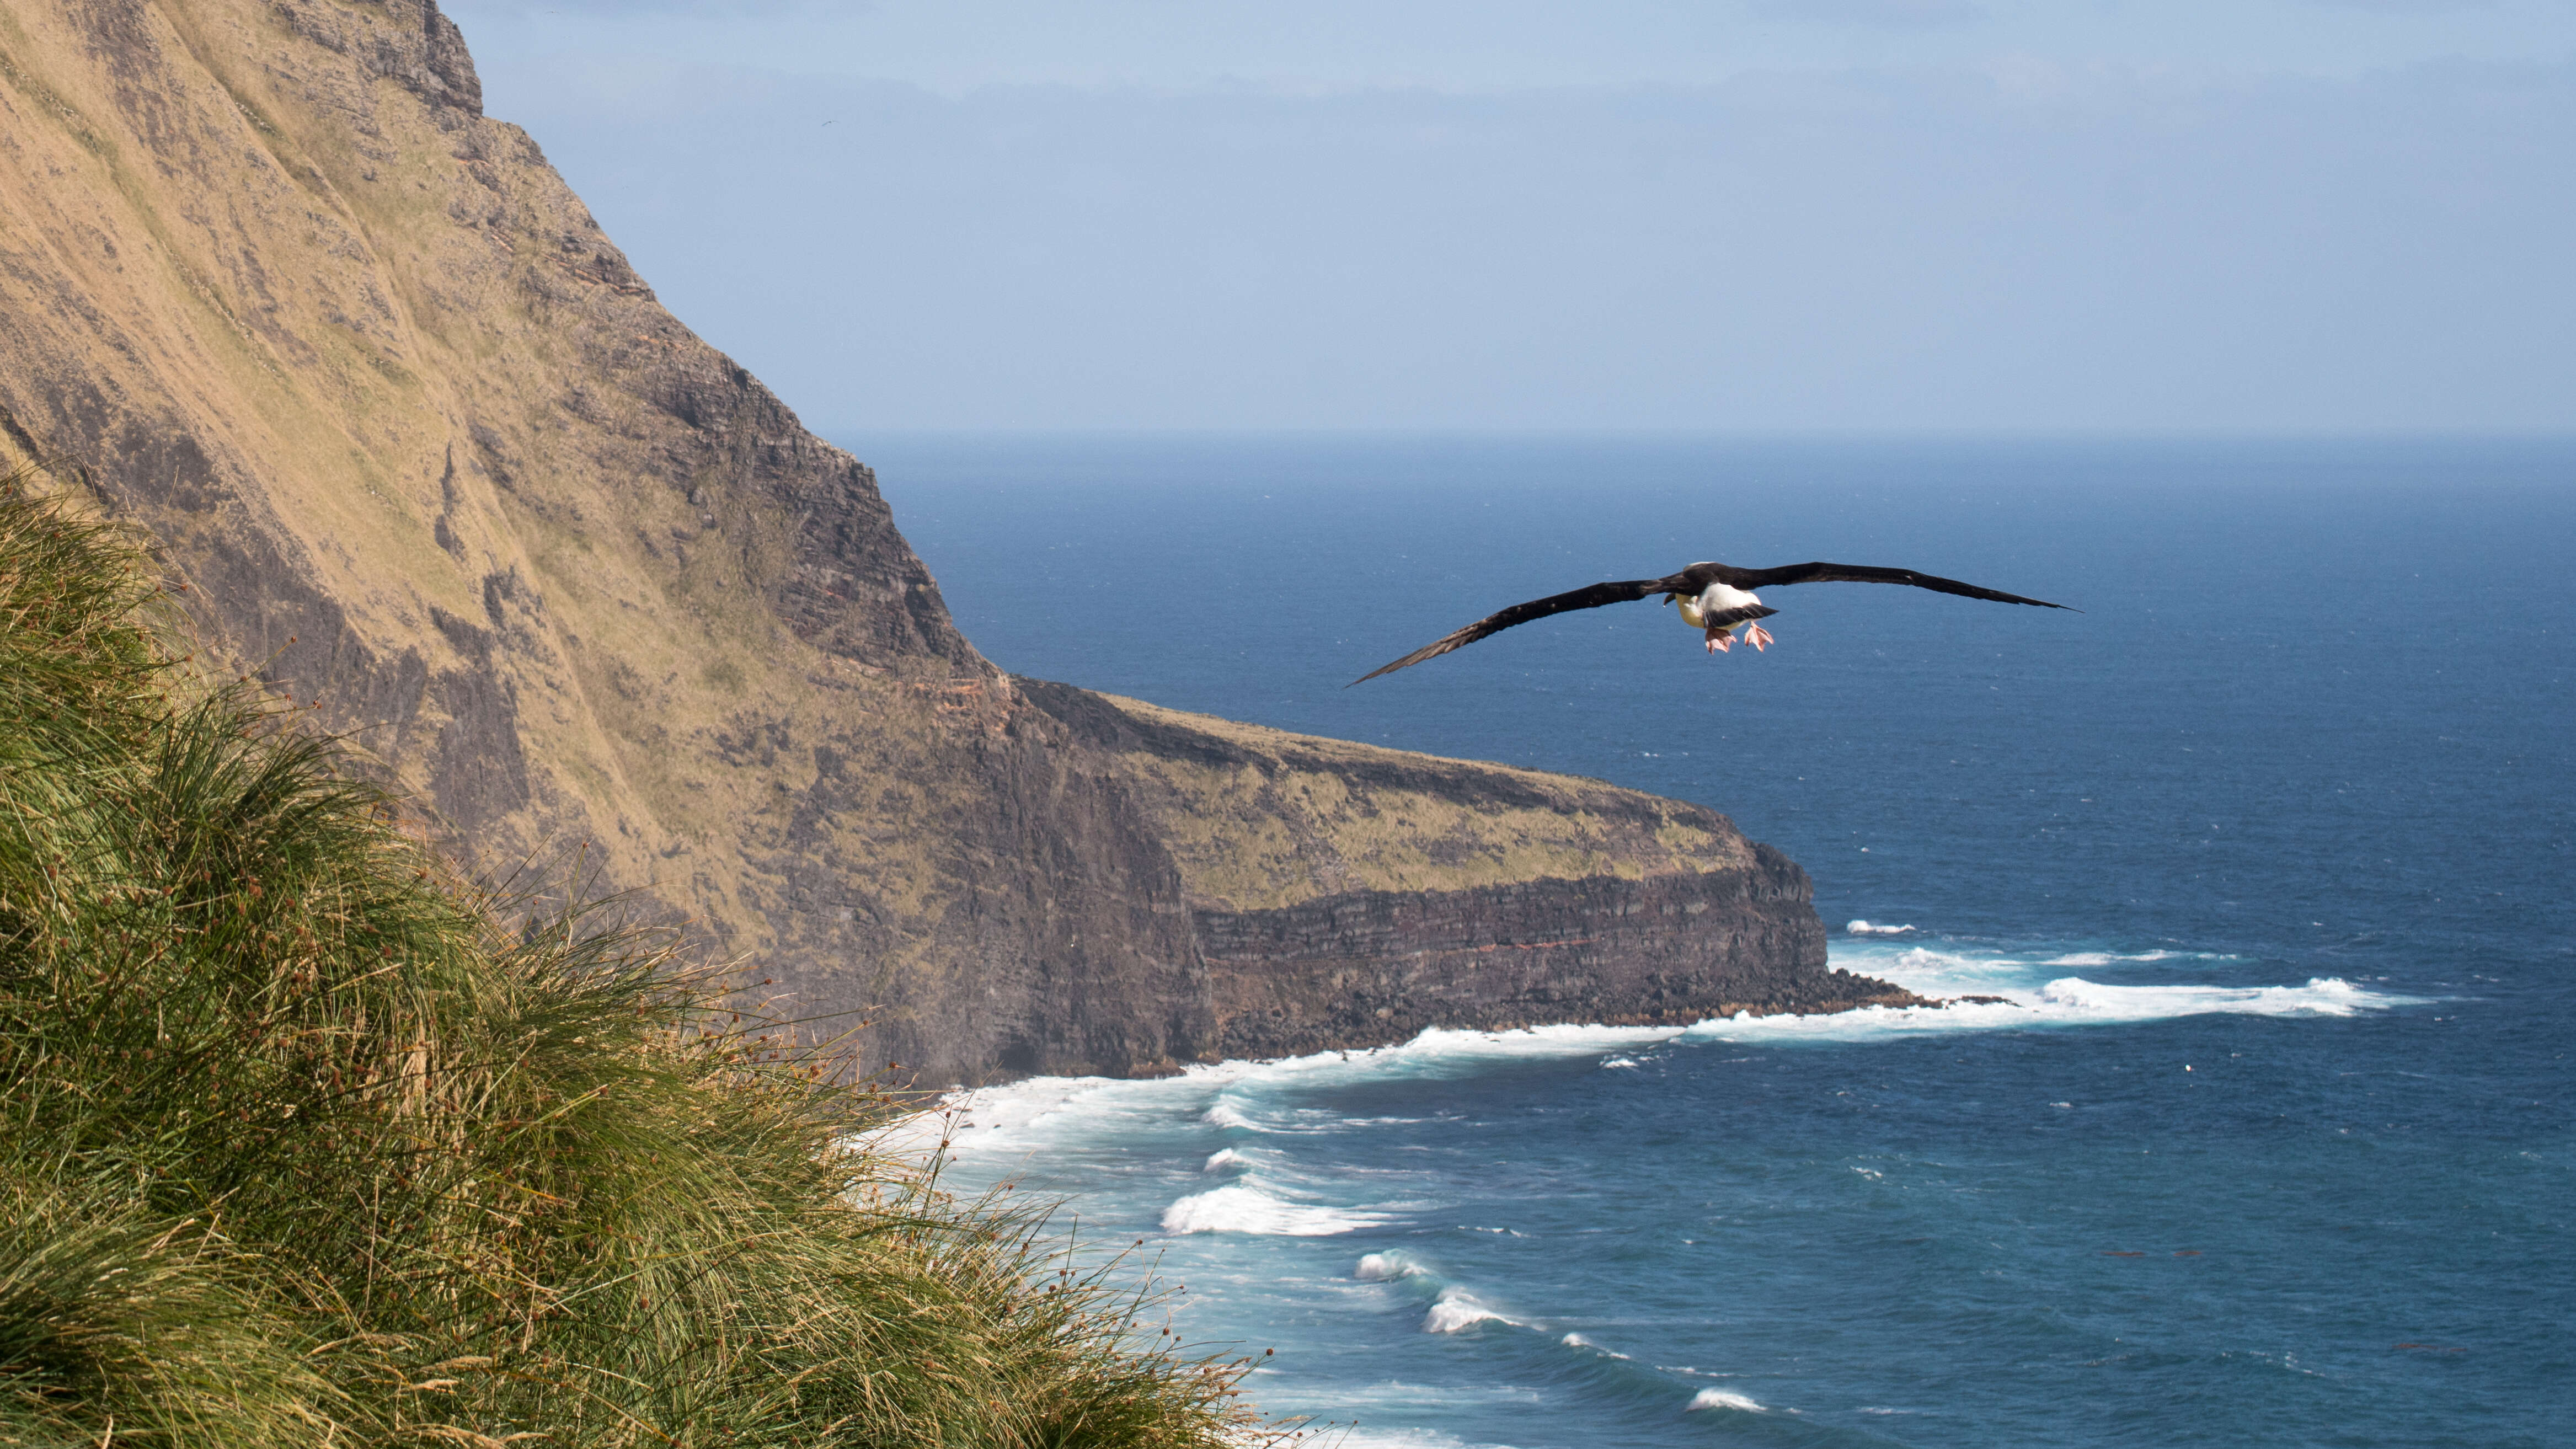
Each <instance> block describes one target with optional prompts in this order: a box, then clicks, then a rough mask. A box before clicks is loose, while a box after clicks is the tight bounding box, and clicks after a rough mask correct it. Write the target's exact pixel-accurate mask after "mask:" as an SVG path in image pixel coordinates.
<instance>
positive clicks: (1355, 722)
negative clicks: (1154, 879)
mask: <svg viewBox="0 0 2576 1449" xmlns="http://www.w3.org/2000/svg"><path fill="white" fill-rule="evenodd" d="M840 441H842V442H844V443H845V444H846V445H847V446H849V447H850V448H851V449H852V450H853V451H855V452H857V453H858V454H859V455H860V456H861V457H863V458H866V459H868V460H869V461H870V462H871V463H872V464H874V465H875V466H876V467H877V468H878V470H879V475H880V480H881V482H882V485H883V487H884V490H885V493H886V496H887V497H888V499H889V500H890V501H891V503H892V505H893V507H894V510H895V515H896V519H897V521H898V522H899V523H900V524H901V526H902V527H903V529H904V531H905V533H906V535H907V536H908V537H910V539H911V540H912V542H913V544H914V545H915V547H916V548H918V549H919V551H920V552H921V554H922V556H923V558H924V559H925V560H926V561H927V562H928V563H929V565H930V567H931V569H932V571H933V572H934V573H935V574H936V576H937V577H938V579H939V581H940V583H941V586H942V588H943V590H944V591H945V593H946V595H947V599H948V602H949V605H950V607H951V608H952V609H953V610H954V611H955V614H956V617H957V620H958V622H959V624H960V625H961V626H962V627H963V628H964V630H965V631H966V633H967V634H968V636H969V637H971V638H973V639H974V640H975V641H976V643H977V644H978V645H979V646H980V647H981V648H982V649H983V650H984V651H985V652H986V653H987V654H988V655H989V656H991V657H992V658H993V659H994V660H995V661H996V662H997V663H999V664H1001V665H1003V666H1004V667H1006V668H1009V669H1011V670H1014V671H1016V672H1019V673H1022V674H1028V675H1035V676H1038V677H1042V678H1051V679H1062V680H1067V681H1070V682H1074V683H1079V684H1083V685H1086V686H1089V687H1092V688H1096V689H1102V690H1107V691H1110V692H1114V693H1120V694H1127V695H1133V696H1137V697H1140V698H1144V699H1148V700H1152V701H1154V702H1156V703H1160V704H1165V705H1170V706H1173V707H1176V708H1181V709H1191V710H1204V711H1208V712H1211V713H1216V714H1222V715H1226V716H1229V717H1232V718H1236V719H1244V720H1251V721H1255V722H1258V723H1262V724H1268V725H1275V726H1279V727H1282V728H1286V729H1293V730H1303V731H1310V732H1314V733H1319V734H1328V735H1337V736H1343V737H1347V738H1354V739H1361V740H1367V741H1372V742H1377V743H1383V744H1387V745H1393V746H1399V747H1402V748H1406V749H1415V750H1427V751H1431V752H1433V753H1437V754H1444V755H1455V756H1463V757H1468V758H1474V759H1486V760H1498V761H1505V762H1509V763H1512V764H1517V765H1526V766H1534V767H1539V768H1544V769H1551V770H1561V771H1567V772H1571V773H1574V774H1581V775H1590V776H1596V777H1599V778H1601V779H1605V780H1610V781H1613V782H1616V783H1618V784H1621V785H1629V786H1634V787H1637V788H1639V789H1644V790H1651V791H1656V792H1659V793H1662V794H1667V795H1673V796H1678V797H1681V798H1684V799H1688V800H1694V801H1699V802H1701V803H1704V804H1707V805H1709V806H1712V807H1714V808H1716V809H1718V810H1720V811H1723V812H1725V813H1726V814H1728V815H1729V816H1731V817H1732V818H1733V819H1734V820H1735V821H1736V823H1737V824H1738V825H1740V826H1741V827H1742V828H1743V829H1744V830H1745V831H1746V832H1747V833H1748V834H1750V835H1751V836H1753V837H1754V838H1755V839H1758V840H1765V841H1769V842H1771V843H1772V844H1775V845H1778V846H1780V847H1781V848H1783V849H1784V850H1786V851H1787V852H1788V853H1789V854H1790V855H1791V856H1793V857H1795V858H1796V859H1797V860H1798V861H1799V862H1800V863H1802V864H1803V865H1805V866H1806V868H1807V869H1808V870H1809V871H1810V872H1811V873H1812V874H1813V875H1814V877H1815V882H1816V898H1817V906H1818V909H1819V911H1820V912H1821V913H1822V915H1823V917H1824V919H1825V920H1826V922H1827V923H1828V926H1829V928H1830V930H1831V932H1832V945H1831V950H1832V956H1833V960H1834V963H1835V964H1836V965H1839V966H1844V967H1848V968H1849V969H1851V970H1854V971H1859V972H1863V973H1866V974H1870V975H1874V976H1880V977H1884V978H1886V979H1889V980H1892V981H1896V982H1900V983H1902V984H1904V985H1906V986H1909V987H1912V988H1913V989H1915V990H1917V991H1920V992H1923V993H1926V994H1931V995H1944V996H1949V995H1960V994H1978V995H1988V996H1997V997H2001V998H2004V1000H2003V1001H2002V1002H2001V1003H1996V1004H1988V1005H1978V1006H1969V1007H1959V1008H1951V1009H1947V1010H1940V1011H1910V1012H1909V1011H1883V1010H1882V1011H1870V1012H1861V1013H1852V1014H1848V1015H1843V1016H1837V1017H1817V1018H1803V1019H1799V1018H1772V1019H1736V1020H1722V1021H1709V1022H1703V1023H1700V1024H1698V1025H1696V1026H1693V1027H1691V1028H1689V1029H1687V1030H1681V1031H1656V1030H1641V1029H1632V1028H1603V1027H1596V1026H1585V1025H1581V1024H1569V1025H1568V1026H1565V1027H1561V1028H1555V1029H1547V1030H1539V1031H1532V1032H1509V1033H1498V1034H1488V1033H1469V1032H1435V1033H1431V1034H1428V1035H1426V1036H1424V1037H1422V1038H1420V1039H1417V1040H1415V1041H1412V1042H1409V1043H1406V1044H1403V1045H1399V1046H1394V1047H1390V1048H1387V1049H1383V1050H1379V1051H1372V1052H1353V1053H1348V1054H1340V1053H1335V1054H1329V1055H1326V1056H1321V1057H1312V1058H1303V1059H1298V1060H1293V1061H1286V1062H1275V1063H1264V1064H1246V1063H1229V1064H1226V1065H1224V1066H1219V1067H1210V1068H1202V1069H1197V1070H1194V1071H1191V1072H1190V1073H1188V1074H1186V1075H1184V1076H1181V1077H1177V1078H1173V1079H1169V1080H1164V1081H1153V1082H1108V1081H1098V1080H1070V1079H1061V1078H1057V1079H1042V1080H1038V1081H1031V1082H1024V1083H1018V1084H1014V1085H1011V1086H1007V1087H1003V1088H998V1089H993V1090H988V1091H984V1092H979V1093H976V1094H973V1095H971V1096H969V1097H966V1098H963V1099H961V1100H960V1102H959V1104H958V1116H957V1118H956V1121H955V1125H954V1126H953V1129H952V1132H951V1136H952V1139H953V1141H954V1143H955V1147H954V1149H953V1161H952V1163H951V1165H950V1166H949V1168H948V1172H949V1179H948V1180H949V1181H950V1182H951V1183H952V1184H953V1185H957V1186H961V1187H965V1188H969V1189H980V1188H984V1187H989V1186H992V1185H995V1184H998V1183H1001V1182H1004V1181H1010V1182H1014V1183H1017V1184H1018V1185H1019V1188H1018V1190H1020V1191H1027V1192H1035V1193H1041V1194H1047V1195H1053V1196H1058V1197H1061V1198H1063V1199H1064V1200H1065V1202H1066V1209H1065V1212H1066V1219H1065V1220H1066V1221H1067V1222H1068V1223H1071V1224H1078V1233H1079V1237H1080V1238H1081V1240H1083V1241H1085V1242H1088V1243H1091V1244H1094V1245H1097V1246H1098V1247H1100V1248H1101V1249H1103V1250H1105V1249H1107V1248H1110V1247H1116V1248H1127V1249H1129V1250H1130V1253H1131V1258H1132V1260H1133V1261H1134V1262H1135V1263H1137V1264H1140V1265H1145V1264H1150V1265H1152V1266H1153V1267H1155V1268H1156V1270H1157V1271H1159V1272H1160V1274H1161V1275H1162V1276H1163V1277H1164V1278H1165V1279H1167V1280H1169V1281H1171V1282H1174V1283H1177V1284H1180V1285H1183V1290H1184V1291H1182V1292H1181V1293H1180V1294H1179V1295H1178V1296H1177V1297H1176V1298H1175V1299H1174V1300H1173V1301H1172V1303H1171V1304H1170V1306H1169V1307H1168V1309H1167V1310H1165V1309H1158V1310H1156V1312H1157V1313H1158V1314H1159V1313H1165V1312H1167V1313H1168V1323H1166V1322H1165V1321H1164V1320H1163V1319H1161V1318H1157V1319H1156V1320H1155V1321H1154V1322H1152V1323H1150V1324H1148V1325H1146V1327H1145V1329H1140V1332H1141V1331H1147V1330H1159V1329H1161V1328H1163V1327H1166V1326H1168V1327H1169V1328H1171V1329H1173V1330H1175V1331H1177V1332H1178V1333H1179V1334H1180V1335H1181V1336H1182V1337H1184V1338H1185V1339H1187V1340H1189V1341H1191V1342H1194V1343H1204V1344H1209V1345H1215V1346H1233V1347H1238V1348H1239V1349H1240V1350H1242V1351H1245V1352H1249V1353H1252V1354H1255V1355H1259V1354H1261V1353H1263V1351H1264V1350H1268V1351H1270V1353H1269V1355H1268V1356H1267V1357H1264V1358H1262V1360H1261V1366H1260V1368H1259V1369H1258V1371H1257V1372H1255V1373H1254V1374H1253V1375H1252V1377H1251V1378H1250V1379H1249V1380H1248V1384H1249V1387H1250V1390H1251V1392H1252V1394H1253V1395H1254V1397H1255V1399H1256V1401H1257V1402H1258V1403H1259V1404H1260V1405H1261V1407H1262V1408H1264V1409H1265V1410H1267V1411H1269V1412H1271V1413H1274V1414H1282V1415H1288V1414H1302V1415H1311V1416H1314V1417H1315V1418H1316V1419H1317V1420H1318V1421H1319V1422H1329V1423H1332V1424H1335V1425H1339V1426H1344V1427H1345V1428H1346V1429H1347V1442H1348V1443H1350V1444H1351V1445H1354V1446H1380V1445H1417V1446H1455V1445H1510V1446H1517V1449H1554V1446H1565V1449H1575V1446H1586V1449H1599V1446H1648V1445H1656V1446H1661V1445H1677V1444H1678V1445H1687V1444H1741V1445H1816V1446H1845V1445H1849V1446H1861V1445H1873V1446H1875V1445H1914V1446H1980V1449H1982V1446H1992V1445H1999V1444H2010V1445H2082V1446H2092V1445H2159V1446H2162V1445H2179V1444H2214V1445H2319V1446H2325V1445H2334V1446H2378V1445H2387V1446H2429V1445H2454V1444H2455V1445H2464V1446H2467V1445H2474V1446H2479V1449H2502V1446H2515V1445H2531V1446H2539V1445H2566V1444H2571V1443H2576V1335H2571V1331H2570V1330H2571V1328H2572V1327H2576V1324H2572V1323H2571V1319H2576V1266H2571V1264H2576V1234H2571V1232H2570V1222H2569V1219H2570V1213H2571V1209H2576V1172H2571V1164H2576V1132H2571V1111H2570V1105H2571V1100H2576V1099H2571V1093H2570V1090H2569V1089H2570V1085H2571V1066H2570V1062H2569V1053H2570V1052H2571V1051H2576V990H2572V989H2571V982H2576V902H2571V894H2576V892H2572V891H2571V887H2576V868H2572V867H2576V856H2571V846H2570V842H2571V837H2572V836H2576V768H2572V767H2576V443H2571V442H2568V441H2564V440H2555V441H2553V440H2523V441H2497V440H2426V439H2409V440H2394V441H2378V440H2303V441H2302V440H2275V441H2175V440H2129V441H2121V440H2046V439H2036V440H2034V439H2024V440H1983V441H1980V440H1910V441H1906V440H1898V441H1814V440H1809V441H1799V440H1780V441H1742V440H1710V439H1675V438H1661V439H1658V438H1617V437H1601V438H1562V437H1552V438H1493V437H1482V438H1479V437H1350V438H1297V437H1277V438H1260V437H1205V438H1172V437H1159V438H1158V437H1135V438H1126V437H1097V436H1092V437H998V438H993V437H987V438H970V437H955V436H928V435H907V434H887V435H855V436H848V437H844V438H842V439H841V440H840ZM1711 556H1714V557H1719V558H1723V559H1725V560H1727V561H1729V562H1735V563H1744V564H1772V563H1786V562H1794V561H1799V560H1804V559H1809V558H1824V559H1835V560H1841V561H1847V562H1859V563H1886V564H1897V565H1903V566H1907V567H1912V568H1916V569H1921V570H1924V571H1927V572H1932V573H1939V574H1946V575H1950V576H1953V577H1958V578H1964V579H1968V580H1971V581H1974V582H1977V583H1981V584H1986V585H1989V586H1992V587H1996V588H2000V589H2004V590H2008V591H2011V592H2015V593H2022V594H2029V595H2034V596H2037V597H2040V598H2045V599H2053V600H2057V601H2059V602H2062V603H2066V604H2070V605H2073V606H2075V607H2076V608H2078V609H2081V610H2082V611H2083V612H2082V613H2059V612H2054V611H2044V610H2037V609H2026V608H2014V607H2007V606H2001V605H1993V604H1984V603H1976V602H1971V601H1968V600H1962V599H1955V598H1948V597H1943V596H1939V595H1934V594H1930V593H1925V592H1921V591H1917V590H1910V589H1891V588H1883V587H1862V586H1855V585H1813V586H1803V587H1799V588H1795V589H1783V590H1778V591H1776V592H1773V593H1766V595H1765V601H1766V602H1768V603H1770V604H1771V605H1773V606H1774V607H1776V608H1778V609H1780V610H1781V613H1780V614H1779V615H1778V616H1777V617H1775V618H1772V619H1770V620H1768V621H1766V623H1767V624H1768V626H1769V627H1770V628H1771V629H1772V631H1773V632H1774V633H1775V634H1776V635H1777V636H1778V643H1777V644H1775V645H1774V646H1773V647H1772V648H1771V650H1770V651H1769V652H1768V653H1767V654H1754V653H1752V652H1751V651H1749V650H1744V649H1738V650H1737V651H1735V652H1734V653H1733V654H1731V655H1725V656H1718V657H1715V658H1711V657H1708V656H1707V655H1705V654H1704V653H1703V652H1702V650H1701V649H1700V647H1699V641H1698V637H1697V635H1696V633H1695V632H1694V631H1691V630H1689V629H1687V628H1686V627H1685V626H1683V625H1681V624H1680V623H1678V622H1676V620H1675V618H1674V616H1673V613H1672V611H1671V610H1670V609H1659V608H1657V607H1655V606H1653V605H1650V604H1631V605H1622V606H1617V607H1613V608H1608V609H1602V610H1597V611H1592V612H1589V613H1582V614H1575V615H1568V616H1561V617H1559V618H1556V619H1552V620H1547V621H1543V622H1541V623H1537V624H1533V625H1528V626H1525V627H1523V628H1520V629H1516V630H1513V631H1511V632H1509V633H1507V634H1503V635H1500V636H1497V637H1495V638H1493V639H1490V640H1487V641H1485V642H1483V643H1480V644H1477V645H1475V646H1473V647H1471V648H1469V649H1467V650H1465V651H1462V652H1460V653H1458V654H1454V655H1450V656H1447V657H1445V658H1441V659H1437V660H1433V661H1431V662H1429V663H1427V664H1424V665H1422V666H1419V667H1417V668H1414V669H1410V670H1406V671H1403V672H1401V673H1398V674H1395V675H1392V676H1389V677H1387V678H1383V679H1379V680H1374V681H1372V682H1370V683H1369V684H1367V685H1364V686H1361V687H1359V688H1356V689H1348V690H1346V689H1344V688H1343V685H1344V684H1345V683H1346V682H1347V681H1349V680H1351V679H1354V678H1356V677H1357V676H1359V675H1361V674H1363V673H1365V672H1366V671H1368V670H1370V669H1372V668H1374V667H1376V666H1377V665H1379V664H1381V663H1384V662H1385V661H1386V660H1388V659H1391V658H1393V657H1395V656H1397V655H1399V654H1402V653H1404V652H1406V651H1408V650H1410V649H1412V648H1413V647H1415V646H1416V645H1419V644H1421V643H1424V642H1426V641H1428V640H1430V639H1432V638H1435V637H1437V636H1438V635H1440V634H1442V633H1445V632H1447V631H1448V630H1449V629H1451V628H1453V627H1455V626H1456V625H1458V624H1461V623H1464V622H1466V621H1468V620H1470V619H1473V618H1476V617H1478V616H1480V615H1482V614H1485V613H1487V612H1490V611H1491V610H1493V609H1495V608H1497V607H1500V606H1501V605H1504V604H1508V603H1512V602H1515V601H1518V600H1521V599H1525V598H1531V597H1535V596H1538V595H1542V594H1548V593H1554V592H1557V591H1560V590H1562V589H1566V588H1570V587H1574V586H1576V585H1580V584H1584V583H1589V582H1592V581H1595V580H1598V579H1603V578H1627V577H1638V576H1644V575H1652V574H1660V573H1663V572H1665V571H1668V570H1670V569H1673V568H1676V567H1678V566H1680V565H1681V564H1684V563H1687V562H1690V561H1692V560H1694V559H1699V558H1705V557H1711ZM1131 1245H1136V1246H1132V1247H1131Z"/></svg>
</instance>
